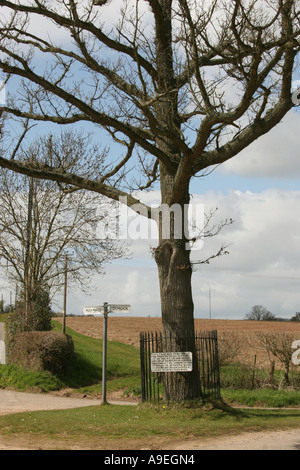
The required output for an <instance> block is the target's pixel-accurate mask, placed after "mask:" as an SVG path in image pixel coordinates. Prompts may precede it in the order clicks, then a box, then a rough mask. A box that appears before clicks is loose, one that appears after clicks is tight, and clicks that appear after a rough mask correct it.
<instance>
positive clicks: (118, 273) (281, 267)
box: [70, 189, 300, 318]
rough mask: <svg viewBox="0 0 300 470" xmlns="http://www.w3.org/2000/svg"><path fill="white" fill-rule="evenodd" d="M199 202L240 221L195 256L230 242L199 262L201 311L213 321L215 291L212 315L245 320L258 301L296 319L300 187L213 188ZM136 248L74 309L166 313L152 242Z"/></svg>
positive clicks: (196, 284) (196, 285)
mask: <svg viewBox="0 0 300 470" xmlns="http://www.w3.org/2000/svg"><path fill="white" fill-rule="evenodd" d="M148 197H149V199H150V195H148ZM194 201H201V203H204V204H205V210H206V211H209V210H210V208H214V207H216V206H217V207H218V208H219V210H218V211H217V214H216V219H215V222H216V223H217V222H219V221H220V220H222V219H224V218H225V217H232V218H233V219H234V221H235V222H234V224H233V225H230V226H228V227H225V228H224V230H223V231H222V232H221V233H220V234H219V236H218V237H214V238H211V239H207V240H206V241H205V244H204V248H203V250H201V251H199V252H198V253H193V254H192V255H193V258H194V259H199V258H200V259H203V258H204V257H206V256H207V255H209V254H211V253H214V252H216V251H217V250H218V249H219V247H220V245H221V244H222V243H223V244H225V245H228V244H229V245H230V246H229V247H228V250H229V253H230V254H229V255H228V256H223V257H221V258H218V259H215V260H213V261H212V262H211V263H210V264H209V265H207V266H206V265H205V266H203V265H199V266H197V267H196V270H195V272H194V274H193V295H194V304H195V316H197V317H202V318H208V315H209V311H208V292H209V288H211V296H212V318H244V317H245V315H246V314H247V313H248V312H249V311H250V310H251V307H252V306H253V305H256V304H261V305H264V306H266V307H267V308H268V309H269V310H270V311H271V312H272V313H274V314H275V315H277V316H286V317H290V316H292V315H293V314H294V313H295V312H296V311H299V310H300V289H299V283H300V262H299V251H300V250H299V247H300V218H299V217H298V214H299V207H300V191H283V190H274V189H273V190H266V191H263V192H261V193H250V192H239V191H232V192H230V193H228V194H227V195H224V194H222V193H214V192H209V193H206V194H204V195H203V196H200V195H195V196H194ZM132 249H133V257H132V259H130V260H128V261H123V262H122V263H119V262H115V263H112V265H110V266H108V267H107V274H106V276H104V277H101V278H99V279H98V278H97V281H96V282H95V281H94V282H93V283H94V284H95V283H97V285H99V289H97V292H92V293H91V294H92V295H91V296H90V297H85V296H82V295H80V294H79V293H78V295H77V299H76V301H72V300H70V308H71V309H72V311H73V313H77V314H78V313H79V314H80V313H82V309H83V306H85V305H93V304H95V305H99V304H103V302H105V301H107V302H111V303H130V304H131V305H132V314H133V315H138V316H143V315H145V316H147V315H152V316H157V315H159V314H160V297H159V282H158V274H157V268H156V265H155V262H154V260H153V258H152V257H151V253H150V250H149V242H148V241H147V240H137V241H134V242H133V244H132ZM79 298H80V300H79Z"/></svg>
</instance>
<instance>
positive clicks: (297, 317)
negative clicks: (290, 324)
mask: <svg viewBox="0 0 300 470" xmlns="http://www.w3.org/2000/svg"><path fill="white" fill-rule="evenodd" d="M291 321H300V312H296V313H295V315H294V316H293V317H292V318H291Z"/></svg>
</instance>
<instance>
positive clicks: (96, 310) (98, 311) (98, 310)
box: [83, 305, 104, 315]
mask: <svg viewBox="0 0 300 470" xmlns="http://www.w3.org/2000/svg"><path fill="white" fill-rule="evenodd" d="M83 313H84V315H103V313H104V307H103V305H100V306H99V307H84V309H83Z"/></svg>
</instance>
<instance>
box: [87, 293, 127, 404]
mask: <svg viewBox="0 0 300 470" xmlns="http://www.w3.org/2000/svg"><path fill="white" fill-rule="evenodd" d="M130 308H131V307H130V305H128V304H108V303H107V302H104V304H103V305H98V306H95V307H85V308H84V309H83V313H84V315H96V316H97V315H103V349H102V403H106V369H107V317H108V314H109V313H129V312H130Z"/></svg>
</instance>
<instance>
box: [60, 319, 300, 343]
mask: <svg viewBox="0 0 300 470" xmlns="http://www.w3.org/2000/svg"><path fill="white" fill-rule="evenodd" d="M57 320H58V321H60V322H62V318H59V317H58V318H57ZM66 325H67V326H69V327H70V328H72V329H73V330H74V331H77V332H78V333H82V334H83V335H86V336H91V337H92V338H102V335H103V330H102V325H103V319H102V318H101V317H88V316H87V317H80V316H78V317H67V320H66ZM195 328H196V330H197V331H206V330H217V331H218V333H219V332H220V333H221V332H224V331H235V332H239V333H253V332H257V331H268V332H283V331H284V332H287V333H293V334H295V335H296V336H297V335H298V337H299V338H300V322H281V321H273V322H263V321H247V320H205V319H199V318H196V319H195ZM161 329H162V322H161V318H154V317H151V318H150V317H114V316H109V318H108V327H107V337H108V340H111V341H121V342H123V343H126V344H131V345H133V346H139V335H140V332H144V331H161Z"/></svg>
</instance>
